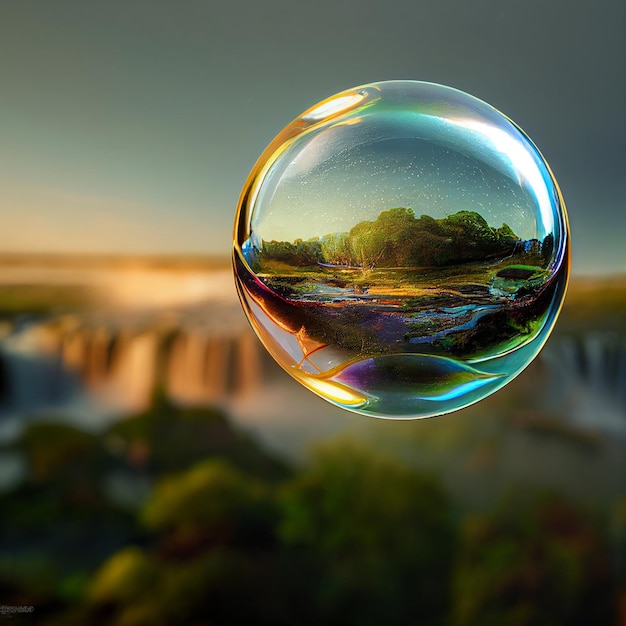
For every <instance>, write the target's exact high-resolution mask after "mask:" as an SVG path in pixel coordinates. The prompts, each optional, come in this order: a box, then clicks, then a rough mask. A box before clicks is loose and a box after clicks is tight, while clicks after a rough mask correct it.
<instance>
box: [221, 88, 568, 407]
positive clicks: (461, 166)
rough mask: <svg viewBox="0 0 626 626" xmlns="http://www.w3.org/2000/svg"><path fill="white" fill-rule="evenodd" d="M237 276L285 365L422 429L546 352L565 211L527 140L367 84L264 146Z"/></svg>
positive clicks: (471, 112)
mask: <svg viewBox="0 0 626 626" xmlns="http://www.w3.org/2000/svg"><path fill="white" fill-rule="evenodd" d="M233 263H234V269H235V278H236V283H237V288H238V291H239V296H240V298H241V302H242V304H243V307H244V310H245V312H246V314H247V316H248V318H249V320H250V322H251V323H252V326H253V327H254V329H255V331H256V332H257V334H258V336H259V337H260V339H261V341H262V342H263V344H264V345H265V347H266V348H267V350H268V351H269V352H270V354H271V355H272V356H273V357H274V359H276V361H277V362H278V363H279V364H280V365H281V366H282V367H283V368H284V369H285V370H286V371H287V372H289V373H290V374H291V375H292V376H293V377H294V378H295V379H296V380H298V381H299V382H300V383H302V384H303V385H304V386H305V387H307V388H308V389H310V390H311V391H313V392H314V393H316V394H317V395H319V396H321V397H322V398H325V399H326V400H328V401H329V402H332V403H333V404H336V405H337V406H340V407H343V408H345V409H349V410H351V411H356V412H358V413H362V414H364V415H370V416H374V417H391V418H419V417H430V416H434V415H441V414H443V413H447V412H449V411H454V410H456V409H460V408H462V407H465V406H467V405H469V404H472V403H474V402H477V401H478V400H481V399H482V398H484V397H485V396H487V395H489V394H491V393H493V392H494V391H496V390H497V389H499V388H500V387H502V386H503V385H505V384H506V383H507V382H509V381H510V380H511V379H512V378H513V377H515V376H516V375H517V374H519V372H520V371H522V370H523V369H524V368H525V367H526V366H527V365H528V364H529V363H530V362H531V361H532V359H533V358H534V357H535V356H536V355H537V353H538V352H539V350H540V349H541V347H542V346H543V344H544V343H545V341H546V339H547V338H548V335H549V334H550V332H551V330H552V328H553V326H554V323H555V321H556V318H557V315H558V312H559V310H560V308H561V304H562V301H563V297H564V294H565V288H566V284H567V279H568V273H569V233H568V226H567V217H566V212H565V205H564V203H563V198H562V197H561V193H560V191H559V188H558V185H557V183H556V180H555V179H554V176H553V175H552V172H551V171H550V168H549V167H548V165H547V163H546V162H545V160H544V159H543V157H542V156H541V154H540V153H539V151H538V150H537V148H536V147H535V146H534V144H533V143H532V142H531V141H530V139H529V138H528V137H527V136H526V135H525V134H524V132H523V131H522V130H520V128H518V127H517V126H516V125H515V124H514V123H513V122H512V121H511V120H509V119H508V118H507V117H505V116H504V115H502V114H501V113H500V112H498V111H497V110H495V109H494V108H493V107H491V106H489V105H488V104H486V103H484V102H482V101H481V100H478V99H476V98H474V97H472V96H470V95H468V94H465V93H463V92H461V91H457V90H455V89H451V88H449V87H443V86H441V85H435V84H432V83H422V82H415V81H390V82H382V83H372V84H370V85H363V86H361V87H356V88H355V89H350V90H348V91H344V92H342V93H339V94H337V95H336V96H333V97H331V98H328V99H326V100H324V101H322V102H320V103H318V104H316V105H315V106H313V107H311V108H310V109H309V110H307V111H305V112H304V113H303V114H302V115H301V116H300V117H298V118H297V119H296V120H294V121H293V122H292V123H291V124H289V125H288V126H287V127H286V128H285V129H284V130H283V131H282V132H281V133H280V134H279V135H278V136H277V137H276V138H275V139H274V140H273V141H272V143H271V144H270V145H269V146H268V147H267V149H266V150H265V152H264V153H263V154H262V155H261V157H260V158H259V160H258V162H257V163H256V165H255V166H254V168H253V170H252V172H251V174H250V176H249V178H248V181H247V182H246V184H245V187H244V189H243V192H242V195H241V199H240V203H239V207H238V210H237V216H236V221H235V234H234V254H233Z"/></svg>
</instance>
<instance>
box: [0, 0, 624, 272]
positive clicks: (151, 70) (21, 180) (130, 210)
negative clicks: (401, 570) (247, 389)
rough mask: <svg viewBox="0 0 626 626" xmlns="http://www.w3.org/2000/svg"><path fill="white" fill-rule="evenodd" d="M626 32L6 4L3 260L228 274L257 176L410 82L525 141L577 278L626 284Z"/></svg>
mask: <svg viewBox="0 0 626 626" xmlns="http://www.w3.org/2000/svg"><path fill="white" fill-rule="evenodd" d="M329 14H332V15H333V19H332V20H328V18H327V16H328V15H329ZM625 22H626V5H624V4H623V3H615V2H612V1H611V0H601V1H600V2H599V3H598V2H594V3H592V2H591V1H590V0H578V1H577V2H573V3H572V2H565V0H557V1H556V2H553V3H550V4H549V5H548V6H546V5H545V4H544V3H539V1H538V0H533V1H532V2H530V4H529V3H526V4H525V5H524V6H517V5H502V3H496V2H494V1H493V0H480V1H479V2H478V3H472V4H471V5H469V4H468V3H464V2H459V1H458V0H449V1H448V2H445V3H435V2H425V3H419V4H407V3H403V2H397V3H396V2H393V1H392V2H391V3H389V2H378V1H374V2H373V3H370V4H369V5H368V9H367V10H363V7H362V5H361V4H360V3H357V2H356V0H347V2H343V3H341V4H340V5H336V3H326V2H325V0H322V4H319V3H318V4H317V5H316V10H315V11H313V12H312V11H311V10H310V8H309V7H308V6H307V5H293V6H292V5H289V7H288V8H287V5H285V3H284V2H282V0H271V1H270V2H268V3H265V4H263V6H261V5H258V4H256V3H252V2H249V1H248V0H242V2H236V3H231V4H217V5H216V4H214V3H201V2H200V3H196V2H192V3H184V4H182V5H176V6H175V7H174V6H172V4H171V3H169V2H164V1H163V0H153V1H151V2H146V1H145V0H139V1H138V2H135V3H132V4H131V5H129V4H127V3H120V2H116V1H114V2H110V3H80V2H76V0H58V2H55V3H32V2H29V1H25V2H19V3H17V2H14V3H5V4H4V5H3V6H2V7H1V8H0V79H1V80H2V85H3V106H2V110H1V111H0V133H1V135H2V144H1V145H0V214H1V215H2V220H3V221H2V229H1V230H0V251H1V252H26V253H31V252H33V253H45V254H51V253H55V254H57V253H58V254H64V253H71V254H75V253H78V254H86V253H87V254H100V255H102V254H104V255H122V256H126V255H132V256H136V255H158V256H160V255H173V256H178V255H184V256H186V255H188V254H191V255H197V254H200V255H203V256H204V255H217V256H228V255H229V250H230V247H231V240H232V228H233V219H234V214H235V210H236V207H237V202H238V198H239V194H240V193H241V189H242V187H243V185H244V183H245V180H246V178H247V176H248V173H249V172H250V169H251V168H252V166H253V165H254V162H255V160H256V159H257V158H258V156H259V155H260V154H261V152H262V151H263V149H264V148H265V146H266V145H267V144H268V143H269V142H270V141H271V140H272V138H273V137H274V136H275V135H276V134H277V133H278V132H279V131H280V130H281V129H282V128H283V127H284V126H285V125H286V124H288V123H289V122H290V121H291V120H292V119H294V118H295V117H296V116H298V115H299V114H300V113H301V112H302V111H304V110H305V109H307V108H309V107H310V106H312V105H314V104H315V103H316V102H319V101H320V100H322V99H324V98H326V97H328V96H330V95H332V94H334V93H337V92H339V91H342V90H344V89H348V88H350V87H353V86H356V85H362V84H364V83H370V82H373V81H381V80H391V79H410V80H424V81H431V82H436V83H441V84H444V85H449V86H451V87H454V88H457V89H460V90H463V91H466V92H467V93H470V94H472V95H474V96H476V97H478V98H480V99H482V100H484V101H486V102H488V103H490V104H491V105H493V106H495V107H496V108H497V109H499V110H500V111H502V112H503V113H504V114H505V115H507V116H509V117H510V118H511V119H512V120H514V121H515V123H516V124H519V126H520V127H521V128H523V129H524V130H525V131H526V132H527V133H528V135H529V136H530V137H531V139H532V140H533V141H534V142H535V143H536V145H537V146H538V148H539V149H540V150H541V152H542V154H543V155H544V156H545V158H546V160H547V161H548V163H549V164H550V166H551V168H552V170H553V172H554V175H555V177H556V179H557V181H558V182H559V185H560V186H561V189H562V191H563V195H564V198H565V203H566V205H567V208H568V211H569V216H570V221H571V227H572V263H573V271H574V273H575V274H604V273H613V274H614V273H621V272H626V255H625V254H624V252H623V242H622V238H623V233H624V232H626V211H624V210H623V206H624V198H625V197H626V188H625V187H624V185H625V181H624V177H623V176H622V171H623V169H624V150H623V146H624V141H625V137H626V123H625V122H626V120H625V118H624V116H623V115H622V111H623V110H624V107H625V106H626V81H625V80H624V76H625V75H626V40H625V39H624V37H623V36H622V30H623V24H624V23H625ZM418 24H422V25H424V24H427V25H428V27H427V28H419V27H418V26H416V25H418ZM573 33H575V36H573ZM368 42H376V45H368ZM581 77H584V78H583V79H581ZM600 113H601V114H600ZM409 200H410V199H409ZM407 203H408V200H407ZM387 208H389V207H387ZM412 208H414V209H415V211H416V214H419V213H420V209H419V208H418V207H416V206H413V207H412ZM511 226H512V227H513V225H511ZM329 230H332V228H331V229H329Z"/></svg>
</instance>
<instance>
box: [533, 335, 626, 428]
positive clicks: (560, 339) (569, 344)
mask: <svg viewBox="0 0 626 626" xmlns="http://www.w3.org/2000/svg"><path fill="white" fill-rule="evenodd" d="M541 361H542V362H543V364H544V366H545V370H546V374H547V380H546V381H545V382H546V394H545V398H544V399H543V403H544V406H545V408H546V409H548V410H552V411H555V412H558V413H560V414H564V415H566V416H567V420H568V423H570V424H571V425H572V426H577V427H580V428H584V429H591V430H598V431H601V432H605V433H607V434H611V435H619V436H626V341H624V339H623V338H622V337H620V336H619V335H618V334H617V333H610V332H604V333H603V332H597V331H591V332H588V333H585V334H583V335H581V336H577V337H574V336H567V335H565V336H557V337H553V338H552V339H551V340H550V342H549V343H548V344H547V345H546V347H545V348H544V350H543V352H542V353H541Z"/></svg>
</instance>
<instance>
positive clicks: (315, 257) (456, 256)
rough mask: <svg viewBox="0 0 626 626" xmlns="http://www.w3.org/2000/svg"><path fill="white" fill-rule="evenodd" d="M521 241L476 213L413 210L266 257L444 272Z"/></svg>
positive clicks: (268, 245)
mask: <svg viewBox="0 0 626 626" xmlns="http://www.w3.org/2000/svg"><path fill="white" fill-rule="evenodd" d="M519 241H520V238H519V237H518V236H517V235H516V234H515V233H514V232H513V230H512V229H511V227H510V226H509V225H508V224H502V226H501V227H500V228H497V229H496V228H494V227H492V226H489V224H488V223H487V222H486V220H485V218H484V217H482V215H480V214H479V213H476V212H475V211H459V212H458V213H454V214H452V215H448V216H447V217H444V218H441V219H435V218H433V217H432V216H430V215H421V216H420V217H415V214H414V213H413V210H412V209H409V208H405V207H396V208H393V209H389V210H387V211H382V212H381V213H380V214H379V215H378V217H377V218H376V219H375V220H374V221H363V222H359V223H358V224H356V225H355V226H353V227H352V228H351V229H350V231H349V232H347V233H345V232H344V233H330V234H328V235H325V236H323V237H319V238H317V237H314V238H311V239H309V240H307V241H302V240H301V239H296V240H295V241H294V242H293V243H289V242H286V241H263V245H262V250H261V258H262V259H266V260H275V261H282V262H284V263H289V264H293V265H300V266H302V265H314V264H316V263H327V264H331V265H349V266H355V267H363V268H374V267H439V266H445V265H451V264H456V263H465V262H470V261H478V260H482V259H485V258H494V257H498V256H507V255H510V254H512V253H513V251H514V250H515V247H516V245H517V242H519Z"/></svg>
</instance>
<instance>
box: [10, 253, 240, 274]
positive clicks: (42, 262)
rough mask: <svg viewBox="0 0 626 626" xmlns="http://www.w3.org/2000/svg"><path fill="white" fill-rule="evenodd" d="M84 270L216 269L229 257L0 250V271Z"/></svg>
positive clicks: (228, 260)
mask: <svg viewBox="0 0 626 626" xmlns="http://www.w3.org/2000/svg"><path fill="white" fill-rule="evenodd" d="M41 266H45V267H47V268H53V267H56V268H60V267H63V268H77V267H80V268H84V269H168V270H217V269H227V268H229V267H230V258H229V257H227V256H218V255H200V254H189V255H182V254H181V255H174V254H172V255H168V254H162V255H157V254H155V255H131V254H90V253H82V254H63V253H55V252H50V253H48V252H42V253H31V252H0V270H1V269H2V268H7V267H41Z"/></svg>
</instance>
